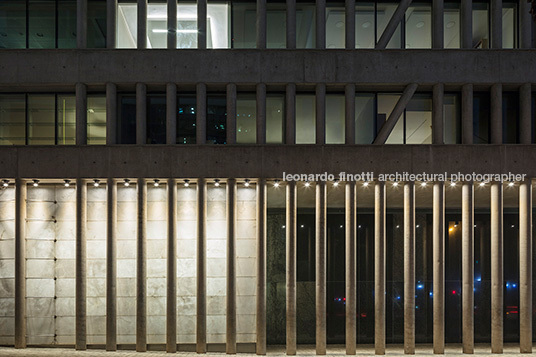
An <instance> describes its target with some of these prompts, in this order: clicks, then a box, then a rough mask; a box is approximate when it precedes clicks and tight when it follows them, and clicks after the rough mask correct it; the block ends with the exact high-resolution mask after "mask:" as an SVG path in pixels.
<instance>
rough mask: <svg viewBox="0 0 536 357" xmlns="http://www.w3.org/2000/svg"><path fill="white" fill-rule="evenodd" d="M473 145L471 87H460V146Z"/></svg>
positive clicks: (466, 85)
mask: <svg viewBox="0 0 536 357" xmlns="http://www.w3.org/2000/svg"><path fill="white" fill-rule="evenodd" d="M472 143H473V85H472V84H464V85H463V86H462V144H472Z"/></svg>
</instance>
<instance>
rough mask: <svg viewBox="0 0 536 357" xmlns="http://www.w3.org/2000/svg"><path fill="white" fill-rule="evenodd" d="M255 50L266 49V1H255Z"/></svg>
mask: <svg viewBox="0 0 536 357" xmlns="http://www.w3.org/2000/svg"><path fill="white" fill-rule="evenodd" d="M256 23H257V48H258V49H265V48H266V0H257V21H256Z"/></svg>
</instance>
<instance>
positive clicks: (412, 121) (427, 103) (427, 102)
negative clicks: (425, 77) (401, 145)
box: [405, 94, 432, 144]
mask: <svg viewBox="0 0 536 357" xmlns="http://www.w3.org/2000/svg"><path fill="white" fill-rule="evenodd" d="M405 132H406V135H405V138H406V140H405V144H431V143H432V98H431V96H430V95H427V94H415V95H414V96H413V98H412V99H411V100H410V102H409V103H408V105H407V107H406V120H405Z"/></svg>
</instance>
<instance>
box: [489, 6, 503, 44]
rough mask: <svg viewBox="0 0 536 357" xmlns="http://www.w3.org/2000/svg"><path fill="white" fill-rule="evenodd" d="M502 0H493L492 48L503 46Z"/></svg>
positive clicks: (491, 11) (491, 14)
mask: <svg viewBox="0 0 536 357" xmlns="http://www.w3.org/2000/svg"><path fill="white" fill-rule="evenodd" d="M502 3H503V2H502V0H491V9H490V21H491V24H490V26H491V48H495V49H500V48H502Z"/></svg>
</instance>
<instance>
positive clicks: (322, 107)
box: [315, 3, 326, 145]
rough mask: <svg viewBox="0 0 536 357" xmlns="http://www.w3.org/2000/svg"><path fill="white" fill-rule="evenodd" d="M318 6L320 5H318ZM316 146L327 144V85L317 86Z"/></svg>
mask: <svg viewBox="0 0 536 357" xmlns="http://www.w3.org/2000/svg"><path fill="white" fill-rule="evenodd" d="M317 4H318V3H317ZM315 103H316V131H315V132H316V144H317V145H321V144H325V143H326V85H325V84H324V83H319V84H317V85H316V102H315Z"/></svg>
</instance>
